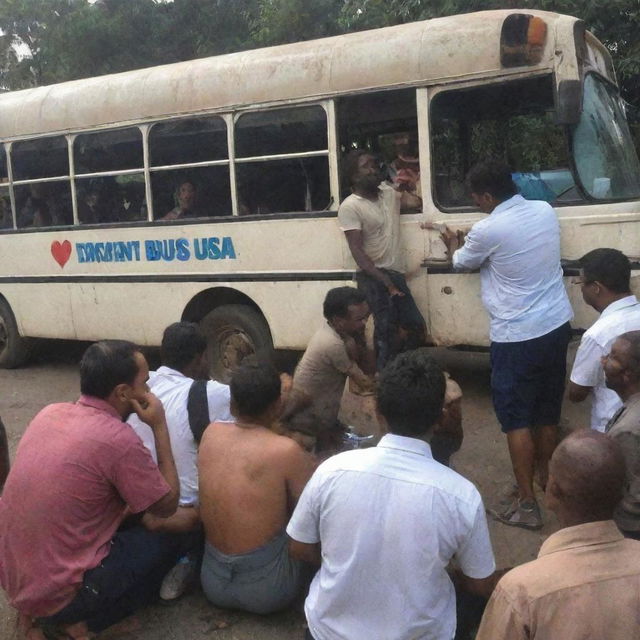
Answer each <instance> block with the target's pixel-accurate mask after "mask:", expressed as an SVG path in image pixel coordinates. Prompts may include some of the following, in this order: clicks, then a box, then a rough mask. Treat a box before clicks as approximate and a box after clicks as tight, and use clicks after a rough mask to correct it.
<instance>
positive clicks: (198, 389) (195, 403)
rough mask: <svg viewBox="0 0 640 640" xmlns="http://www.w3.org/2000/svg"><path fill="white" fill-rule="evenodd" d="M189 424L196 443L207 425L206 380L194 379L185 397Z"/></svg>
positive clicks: (200, 438) (198, 442) (207, 401)
mask: <svg viewBox="0 0 640 640" xmlns="http://www.w3.org/2000/svg"><path fill="white" fill-rule="evenodd" d="M187 413H188V414H189V426H190V427H191V433H193V439H194V440H195V441H196V444H200V440H202V434H203V433H204V430H205V429H206V428H207V426H208V425H209V422H210V420H209V400H208V398H207V380H194V381H193V384H192V385H191V388H190V389H189V398H188V399H187Z"/></svg>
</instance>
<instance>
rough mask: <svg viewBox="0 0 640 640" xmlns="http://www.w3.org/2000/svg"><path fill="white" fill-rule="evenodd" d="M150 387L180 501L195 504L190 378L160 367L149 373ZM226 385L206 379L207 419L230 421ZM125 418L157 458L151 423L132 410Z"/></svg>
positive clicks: (194, 456)
mask: <svg viewBox="0 0 640 640" xmlns="http://www.w3.org/2000/svg"><path fill="white" fill-rule="evenodd" d="M148 384H149V388H150V389H151V391H152V392H153V393H154V394H155V395H156V396H157V397H158V398H159V399H160V401H161V402H162V406H163V407H164V413H165V417H166V419H167V430H168V431H169V438H170V440H171V451H172V452H173V459H174V461H175V463H176V471H177V472H178V478H179V480H180V505H181V506H187V505H196V504H198V467H197V458H198V447H197V445H196V443H195V440H194V439H193V433H192V432H191V427H190V426H189V414H188V413H187V400H188V397H189V389H190V388H191V385H192V384H193V379H192V378H188V377H187V376H185V375H183V374H182V373H180V372H179V371H176V370H175V369H171V368H169V367H160V368H159V369H158V370H157V371H151V372H150V373H149V382H148ZM230 397H231V396H230V392H229V387H228V386H227V385H226V384H220V383H219V382H214V381H212V380H210V381H209V382H207V399H208V401H209V420H210V421H211V422H232V421H233V416H232V415H231V411H230V409H229V404H230ZM127 422H128V423H129V424H130V425H131V427H132V428H133V430H134V431H135V432H136V433H137V434H138V435H139V436H140V439H141V440H142V442H143V444H144V446H145V447H147V449H149V451H150V452H151V455H152V456H153V459H154V460H155V461H156V462H157V461H158V457H157V454H156V445H155V439H154V437H153V431H152V430H151V427H150V426H149V425H148V424H146V423H144V422H142V421H141V420H140V418H138V416H137V415H136V414H135V413H132V414H131V415H130V416H129V417H128V418H127Z"/></svg>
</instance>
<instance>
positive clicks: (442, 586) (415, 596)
mask: <svg viewBox="0 0 640 640" xmlns="http://www.w3.org/2000/svg"><path fill="white" fill-rule="evenodd" d="M287 533H288V534H289V535H290V536H291V537H292V538H293V539H294V540H298V541H299V542H303V543H307V544H314V543H318V542H319V543H320V545H321V549H322V566H321V567H320V570H319V571H318V573H317V574H316V576H315V578H314V579H313V582H312V584H311V588H310V590H309V595H308V597H307V600H306V602H305V613H306V616H307V621H308V623H309V628H310V630H311V633H312V634H313V636H314V638H316V640H338V639H340V640H343V639H344V640H371V639H372V638H376V639H378V638H379V639H380V640H405V639H406V640H409V639H417V638H429V639H433V640H436V639H437V640H450V639H451V638H453V637H454V635H455V629H456V598H455V593H454V588H453V585H452V583H451V580H450V579H449V576H448V574H447V572H446V567H447V564H448V563H449V560H450V559H451V558H452V557H453V556H455V557H456V558H457V561H458V563H459V566H460V568H461V570H462V571H463V573H464V574H465V575H467V576H469V577H471V578H477V579H480V578H486V577H488V576H490V575H491V574H492V573H493V572H494V570H495V561H494V557H493V551H492V549H491V541H490V539H489V532H488V529H487V521H486V517H485V513H484V508H483V506H482V498H481V497H480V494H479V493H478V490H477V489H476V488H475V487H474V485H473V484H472V483H471V482H469V481H468V480H466V479H465V478H463V477H462V476H460V475H458V474H457V473H456V472H455V471H452V470H451V469H449V468H448V467H445V466H443V465H441V464H439V463H438V462H436V461H435V460H434V459H433V457H432V455H431V448H430V446H429V445H428V444H427V443H426V442H424V441H422V440H418V439H416V438H407V437H403V436H398V435H393V434H387V435H385V436H384V437H383V438H382V440H380V443H379V444H378V446H377V447H374V448H372V449H364V450H359V451H348V452H345V453H341V454H339V455H336V456H334V457H332V458H329V459H328V460H327V461H326V462H324V463H323V464H321V465H320V466H319V467H318V469H317V470H316V472H315V473H314V474H313V476H312V478H311V480H310V481H309V483H308V484H307V486H306V487H305V489H304V491H303V493H302V496H301V497H300V500H299V502H298V505H297V507H296V509H295V511H294V513H293V516H292V517H291V521H290V522H289V526H288V527H287Z"/></svg>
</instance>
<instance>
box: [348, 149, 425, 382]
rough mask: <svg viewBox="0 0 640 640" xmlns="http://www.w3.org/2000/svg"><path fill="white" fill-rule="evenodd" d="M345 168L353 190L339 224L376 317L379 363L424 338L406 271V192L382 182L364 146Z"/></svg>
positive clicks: (351, 154)
mask: <svg viewBox="0 0 640 640" xmlns="http://www.w3.org/2000/svg"><path fill="white" fill-rule="evenodd" d="M343 174H344V178H345V181H347V182H348V183H349V186H350V187H351V190H352V193H351V195H349V196H348V197H347V198H345V200H344V201H343V202H342V204H341V205H340V207H339V209H338V220H339V223H340V229H342V231H344V234H345V237H346V239H347V242H348V244H349V249H350V250H351V255H352V256H353V259H354V260H355V262H356V265H357V266H358V273H357V274H356V280H357V282H358V288H359V289H361V290H362V292H363V293H364V294H365V296H366V298H367V302H368V303H369V307H370V309H371V311H372V313H373V319H374V324H375V328H374V342H375V348H376V366H377V369H378V370H381V369H382V368H383V367H384V365H385V364H386V362H387V361H388V360H389V359H391V358H392V357H393V356H394V355H395V354H397V353H399V352H400V351H402V350H404V349H408V348H416V347H419V346H421V345H423V344H424V343H425V331H426V327H425V322H424V319H423V318H422V315H421V314H420V311H419V310H418V307H417V306H416V303H415V301H414V299H413V297H412V295H411V291H410V290H409V287H408V286H407V282H406V279H405V276H404V271H405V261H404V258H403V253H402V248H401V246H400V201H401V196H402V194H401V192H400V191H398V190H396V189H394V188H393V187H392V186H391V185H390V184H389V183H387V182H381V174H380V170H379V167H378V164H377V162H376V158H375V157H374V156H373V155H372V154H371V153H369V152H368V151H365V150H363V149H356V150H353V151H351V152H350V153H349V154H347V156H346V157H345V159H344V167H343Z"/></svg>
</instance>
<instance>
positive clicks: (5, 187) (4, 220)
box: [0, 146, 13, 229]
mask: <svg viewBox="0 0 640 640" xmlns="http://www.w3.org/2000/svg"><path fill="white" fill-rule="evenodd" d="M12 228H13V216H12V215H11V199H10V197H9V172H8V169H7V153H6V151H5V149H4V146H0V229H12Z"/></svg>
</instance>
